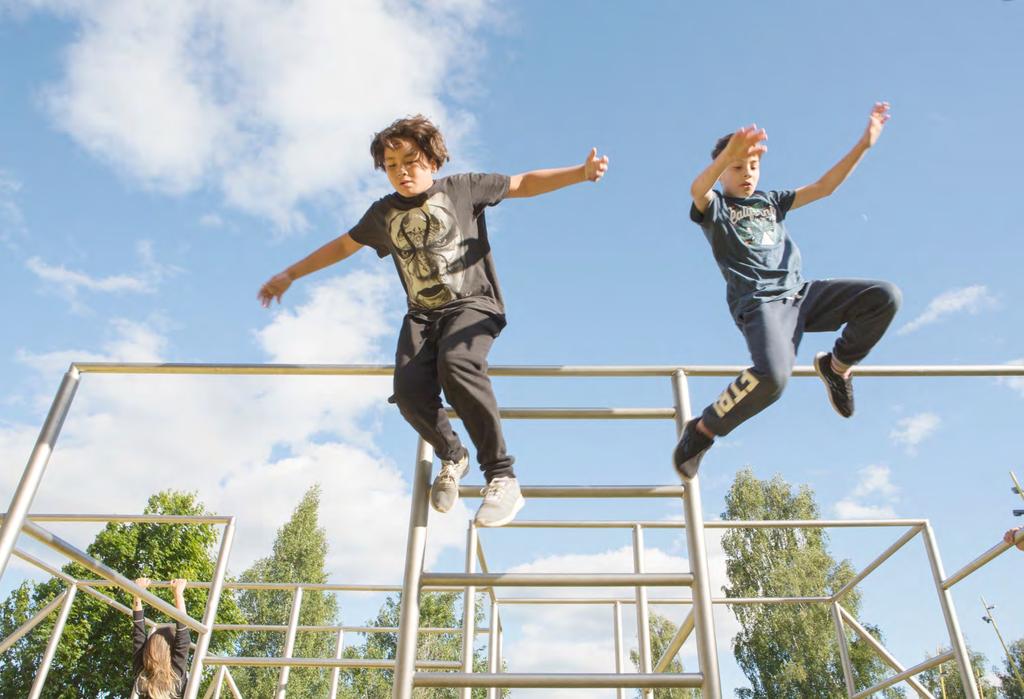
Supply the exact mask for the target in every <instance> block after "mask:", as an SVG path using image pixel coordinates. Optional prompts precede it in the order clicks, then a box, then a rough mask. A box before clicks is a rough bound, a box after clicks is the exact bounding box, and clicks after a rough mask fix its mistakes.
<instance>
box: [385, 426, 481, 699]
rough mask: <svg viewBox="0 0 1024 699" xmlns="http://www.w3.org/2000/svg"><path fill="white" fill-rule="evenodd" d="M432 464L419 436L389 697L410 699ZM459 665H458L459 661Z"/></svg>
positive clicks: (430, 455)
mask: <svg viewBox="0 0 1024 699" xmlns="http://www.w3.org/2000/svg"><path fill="white" fill-rule="evenodd" d="M433 465H434V456H433V451H432V449H431V448H430V445H428V444H427V443H426V442H424V441H423V440H422V439H420V440H419V446H418V448H417V450H416V467H415V469H414V471H413V479H412V480H413V482H412V503H411V505H410V508H409V534H408V537H407V538H406V544H405V576H404V578H403V581H402V607H401V620H400V622H399V626H400V627H401V628H402V630H401V632H400V633H399V634H398V647H397V649H396V650H395V679H394V686H393V689H392V699H412V684H413V675H414V674H415V667H414V665H415V661H416V640H417V634H416V629H417V628H419V625H420V583H421V576H422V574H423V557H424V554H425V553H426V546H427V516H428V513H427V498H428V495H427V493H428V492H429V491H430V470H431V468H432V467H433ZM462 587H465V585H462ZM492 626H493V624H492ZM459 667H461V663H460V664H459Z"/></svg>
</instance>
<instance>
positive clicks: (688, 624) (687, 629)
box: [654, 609, 695, 672]
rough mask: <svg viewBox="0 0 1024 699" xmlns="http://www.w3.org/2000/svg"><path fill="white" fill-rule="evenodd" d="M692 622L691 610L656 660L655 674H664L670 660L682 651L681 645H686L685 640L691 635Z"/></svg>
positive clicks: (693, 620)
mask: <svg viewBox="0 0 1024 699" xmlns="http://www.w3.org/2000/svg"><path fill="white" fill-rule="evenodd" d="M694 622H695V619H694V613H693V610H692V609H691V610H690V612H689V614H687V615H686V618H685V619H683V623H682V624H680V625H679V628H678V629H676V634H675V636H673V637H672V640H671V641H669V644H668V646H667V647H666V648H665V652H664V653H662V654H661V657H660V658H658V662H657V663H656V664H655V665H654V671H655V672H665V670H667V669H668V667H669V665H671V664H672V659H673V658H674V657H676V654H678V653H679V651H680V650H681V649H682V647H683V644H684V643H686V639H687V638H689V637H690V634H691V633H693V626H694Z"/></svg>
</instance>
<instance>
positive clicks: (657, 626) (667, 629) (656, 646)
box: [629, 613, 700, 699]
mask: <svg viewBox="0 0 1024 699" xmlns="http://www.w3.org/2000/svg"><path fill="white" fill-rule="evenodd" d="M650 627H651V664H652V665H654V664H655V663H657V662H658V659H659V658H660V657H661V656H662V655H664V653H665V650H666V649H667V648H668V646H669V643H671V642H672V639H673V638H674V637H675V635H676V631H678V630H679V627H678V626H676V625H675V624H674V623H672V621H671V620H670V619H667V618H666V617H663V616H662V615H660V614H654V613H652V614H651V615H650ZM629 659H630V660H632V661H633V666H634V667H636V669H637V671H638V672H639V671H640V654H639V653H638V652H637V651H635V650H631V651H630V652H629ZM665 672H670V673H673V674H678V673H681V672H683V663H682V661H681V660H679V658H678V657H676V658H673V659H672V662H670V663H669V664H668V668H666V670H665ZM636 696H638V697H642V696H643V692H642V691H638V692H637V693H636ZM698 697H700V691H698V690H696V689H682V688H673V689H655V690H654V699H697V698H698Z"/></svg>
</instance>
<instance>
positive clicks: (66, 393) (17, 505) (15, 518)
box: [0, 365, 81, 578]
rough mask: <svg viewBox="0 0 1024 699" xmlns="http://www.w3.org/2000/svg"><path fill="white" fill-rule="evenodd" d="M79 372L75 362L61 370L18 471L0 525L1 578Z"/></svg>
mask: <svg viewBox="0 0 1024 699" xmlns="http://www.w3.org/2000/svg"><path fill="white" fill-rule="evenodd" d="M80 378H81V374H79V373H78V369H76V368H75V366H74V365H71V367H70V368H69V369H68V370H67V373H65V374H64V379H63V380H62V381H61V383H60V388H59V389H57V395H56V396H54V398H53V404H52V405H51V406H50V412H49V413H47V415H46V421H45V422H44V423H43V428H42V429H41V430H40V431H39V438H38V439H37V440H36V445H35V447H34V448H33V449H32V454H31V455H30V456H29V457H28V463H27V464H26V465H25V471H24V472H23V473H22V474H21V481H19V482H18V487H17V489H16V490H15V491H14V496H13V497H12V498H11V504H10V506H9V507H8V508H7V515H6V516H5V517H4V522H3V525H0V578H3V576H4V571H6V570H7V562H8V561H9V560H10V559H11V551H13V550H14V543H15V542H16V541H17V540H18V534H20V533H21V527H22V525H23V524H24V523H25V515H26V514H28V510H29V508H30V507H31V506H32V500H33V499H35V497H36V491H38V490H39V483H40V482H41V481H42V480H43V474H44V473H45V472H46V465H47V464H48V463H49V462H50V454H52V453H53V447H54V445H55V444H56V443H57V437H59V436H60V430H61V427H63V426H64V418H66V417H67V415H68V410H69V409H70V408H71V401H73V400H74V399H75V391H76V390H78V382H79V379H80Z"/></svg>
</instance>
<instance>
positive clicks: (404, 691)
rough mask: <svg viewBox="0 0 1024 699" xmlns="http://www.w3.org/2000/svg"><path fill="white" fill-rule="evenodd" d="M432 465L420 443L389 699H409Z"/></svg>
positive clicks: (431, 455) (425, 446)
mask: <svg viewBox="0 0 1024 699" xmlns="http://www.w3.org/2000/svg"><path fill="white" fill-rule="evenodd" d="M433 465H434V453H433V450H432V449H431V447H430V445H429V444H427V443H426V442H424V441H423V440H422V439H420V440H419V446H418V447H417V450H416V467H415V469H414V470H413V478H412V503H411V506H410V508H409V534H408V537H407V539H406V543H405V577H404V579H403V581H402V607H401V621H400V622H399V625H398V626H399V632H398V648H397V649H396V651H395V680H394V682H395V684H394V687H393V689H392V690H391V691H392V694H391V696H392V699H412V680H413V675H414V674H415V672H416V640H417V637H418V633H417V631H418V629H419V626H420V578H421V577H422V575H423V557H424V555H425V553H426V550H427V517H428V516H429V512H428V511H427V504H428V503H427V498H428V495H427V493H428V492H429V491H430V470H431V469H432V468H433Z"/></svg>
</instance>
